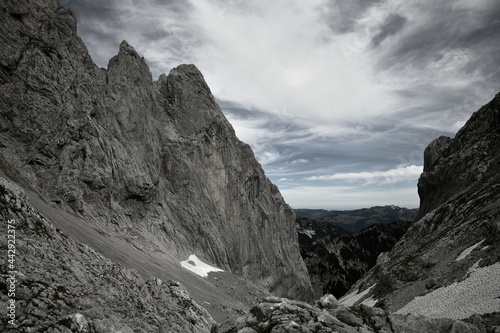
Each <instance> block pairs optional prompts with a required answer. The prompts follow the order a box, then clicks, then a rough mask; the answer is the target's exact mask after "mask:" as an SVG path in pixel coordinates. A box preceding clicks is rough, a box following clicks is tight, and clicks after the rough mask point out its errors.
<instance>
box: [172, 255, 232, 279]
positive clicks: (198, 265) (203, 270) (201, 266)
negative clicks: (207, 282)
mask: <svg viewBox="0 0 500 333" xmlns="http://www.w3.org/2000/svg"><path fill="white" fill-rule="evenodd" d="M181 266H182V267H184V268H185V269H188V270H190V271H191V272H193V273H195V274H197V275H199V276H201V277H207V276H208V273H210V272H224V270H222V269H220V268H217V267H214V266H210V265H209V264H206V263H204V262H203V261H201V260H200V259H198V257H197V256H196V255H194V254H192V255H190V256H189V258H188V259H187V260H184V261H181Z"/></svg>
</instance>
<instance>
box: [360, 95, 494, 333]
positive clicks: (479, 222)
mask: <svg viewBox="0 0 500 333" xmlns="http://www.w3.org/2000/svg"><path fill="white" fill-rule="evenodd" d="M443 141H445V142H446V141H448V140H447V139H444V140H443V139H440V140H439V141H434V142H433V143H432V144H431V147H430V148H429V150H428V152H429V153H427V154H426V158H431V161H426V165H427V167H426V170H425V171H424V173H423V174H422V175H421V177H420V179H419V184H418V188H419V195H420V200H421V206H420V213H419V218H418V219H417V221H416V222H414V223H413V225H412V226H411V227H410V228H409V230H408V231H407V233H406V234H405V235H404V236H403V237H402V238H401V240H400V241H399V242H398V243H397V244H396V245H395V246H394V248H393V249H392V251H391V252H389V253H388V254H386V255H383V256H381V257H379V260H378V262H377V265H376V266H375V267H374V268H373V269H372V270H371V271H370V272H369V273H368V274H367V275H366V276H365V277H364V278H363V279H361V280H360V281H358V282H357V283H356V284H355V285H354V286H353V288H352V289H351V295H354V294H357V295H358V296H359V297H358V303H359V302H363V300H364V299H366V298H368V299H369V300H370V302H377V301H378V303H377V304H378V305H379V306H383V307H385V308H387V309H389V310H391V311H398V313H408V312H411V313H413V314H425V315H427V316H431V317H448V318H458V319H465V318H467V317H469V316H472V315H473V314H476V315H481V314H488V313H495V312H496V313H497V314H498V312H499V310H500V302H499V298H500V286H499V285H498V279H499V278H500V255H499V253H500V243H499V239H500V223H499V221H500V209H499V207H500V174H499V173H498V170H499V169H500V151H499V149H498V147H500V94H498V95H497V96H495V98H494V99H493V100H492V101H491V102H490V103H488V104H486V105H485V106H483V107H482V108H481V109H480V110H479V111H477V112H475V113H474V114H473V115H472V117H471V118H470V120H469V121H468V122H467V123H466V124H465V125H464V127H463V128H462V129H461V130H460V131H459V132H458V133H457V135H456V136H455V138H453V139H452V140H450V141H449V142H448V143H447V144H446V143H445V144H443ZM432 151H433V152H432ZM431 152H432V153H431ZM417 296H420V297H417ZM496 325H498V322H497V324H496Z"/></svg>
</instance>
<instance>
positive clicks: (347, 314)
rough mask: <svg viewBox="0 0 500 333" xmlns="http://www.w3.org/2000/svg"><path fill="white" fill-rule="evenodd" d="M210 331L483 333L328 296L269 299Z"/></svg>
mask: <svg viewBox="0 0 500 333" xmlns="http://www.w3.org/2000/svg"><path fill="white" fill-rule="evenodd" d="M211 332H212V333H313V332H314V333H333V332H339V333H355V332H356V333H359V332H381V333H391V332H394V333H402V332H407V333H429V332H433V333H475V332H480V330H479V328H478V327H477V326H476V325H473V324H471V323H465V322H463V321H453V320H451V319H428V318H425V317H417V316H412V315H409V316H402V315H394V314H390V313H388V312H386V311H384V310H382V309H379V308H372V307H368V306H365V305H360V306H354V307H346V306H343V305H339V304H338V302H337V300H336V299H335V297H333V296H332V295H325V296H324V297H322V298H321V299H320V300H319V301H318V302H316V304H315V305H310V304H308V303H303V302H298V301H292V300H288V299H284V298H278V297H267V298H265V299H264V300H263V301H262V302H261V303H259V304H258V305H256V306H254V307H253V308H252V309H251V310H250V312H249V313H248V314H247V315H245V316H241V317H239V318H236V319H233V320H230V321H226V322H224V323H221V324H218V325H216V326H214V327H213V328H212V331H211ZM492 332H493V331H492ZM495 332H496V331H495Z"/></svg>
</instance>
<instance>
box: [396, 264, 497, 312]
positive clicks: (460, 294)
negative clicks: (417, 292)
mask: <svg viewBox="0 0 500 333" xmlns="http://www.w3.org/2000/svg"><path fill="white" fill-rule="evenodd" d="M474 266H476V265H474ZM474 266H473V267H474ZM474 268H475V269H472V270H471V273H470V276H469V277H467V278H466V279H465V280H462V281H460V282H455V283H453V284H451V285H449V286H446V287H441V288H439V289H437V290H434V291H433V292H431V293H428V294H426V295H424V296H419V297H415V298H414V299H413V300H412V301H411V302H410V303H408V304H406V305H405V306H404V307H402V308H401V309H399V310H398V311H396V314H410V313H411V314H413V315H422V316H427V317H432V318H452V319H465V318H468V317H470V316H471V315H473V314H475V313H477V314H483V313H491V312H496V311H498V309H500V283H499V281H500V263H498V262H497V263H495V264H493V265H491V266H487V267H482V268H477V267H474Z"/></svg>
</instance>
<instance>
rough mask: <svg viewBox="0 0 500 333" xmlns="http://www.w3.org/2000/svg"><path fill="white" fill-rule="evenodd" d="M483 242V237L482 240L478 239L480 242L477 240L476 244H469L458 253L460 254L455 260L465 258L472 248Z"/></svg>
mask: <svg viewBox="0 0 500 333" xmlns="http://www.w3.org/2000/svg"><path fill="white" fill-rule="evenodd" d="M483 242H484V239H483V240H482V241H480V242H477V243H476V244H474V245H472V246H469V247H468V248H466V249H465V250H463V251H462V253H460V255H459V256H458V257H457V259H456V261H460V260H463V259H465V257H467V256H468V255H469V254H470V253H471V252H472V251H474V249H475V248H476V247H478V246H479V245H481V244H482V243H483Z"/></svg>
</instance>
